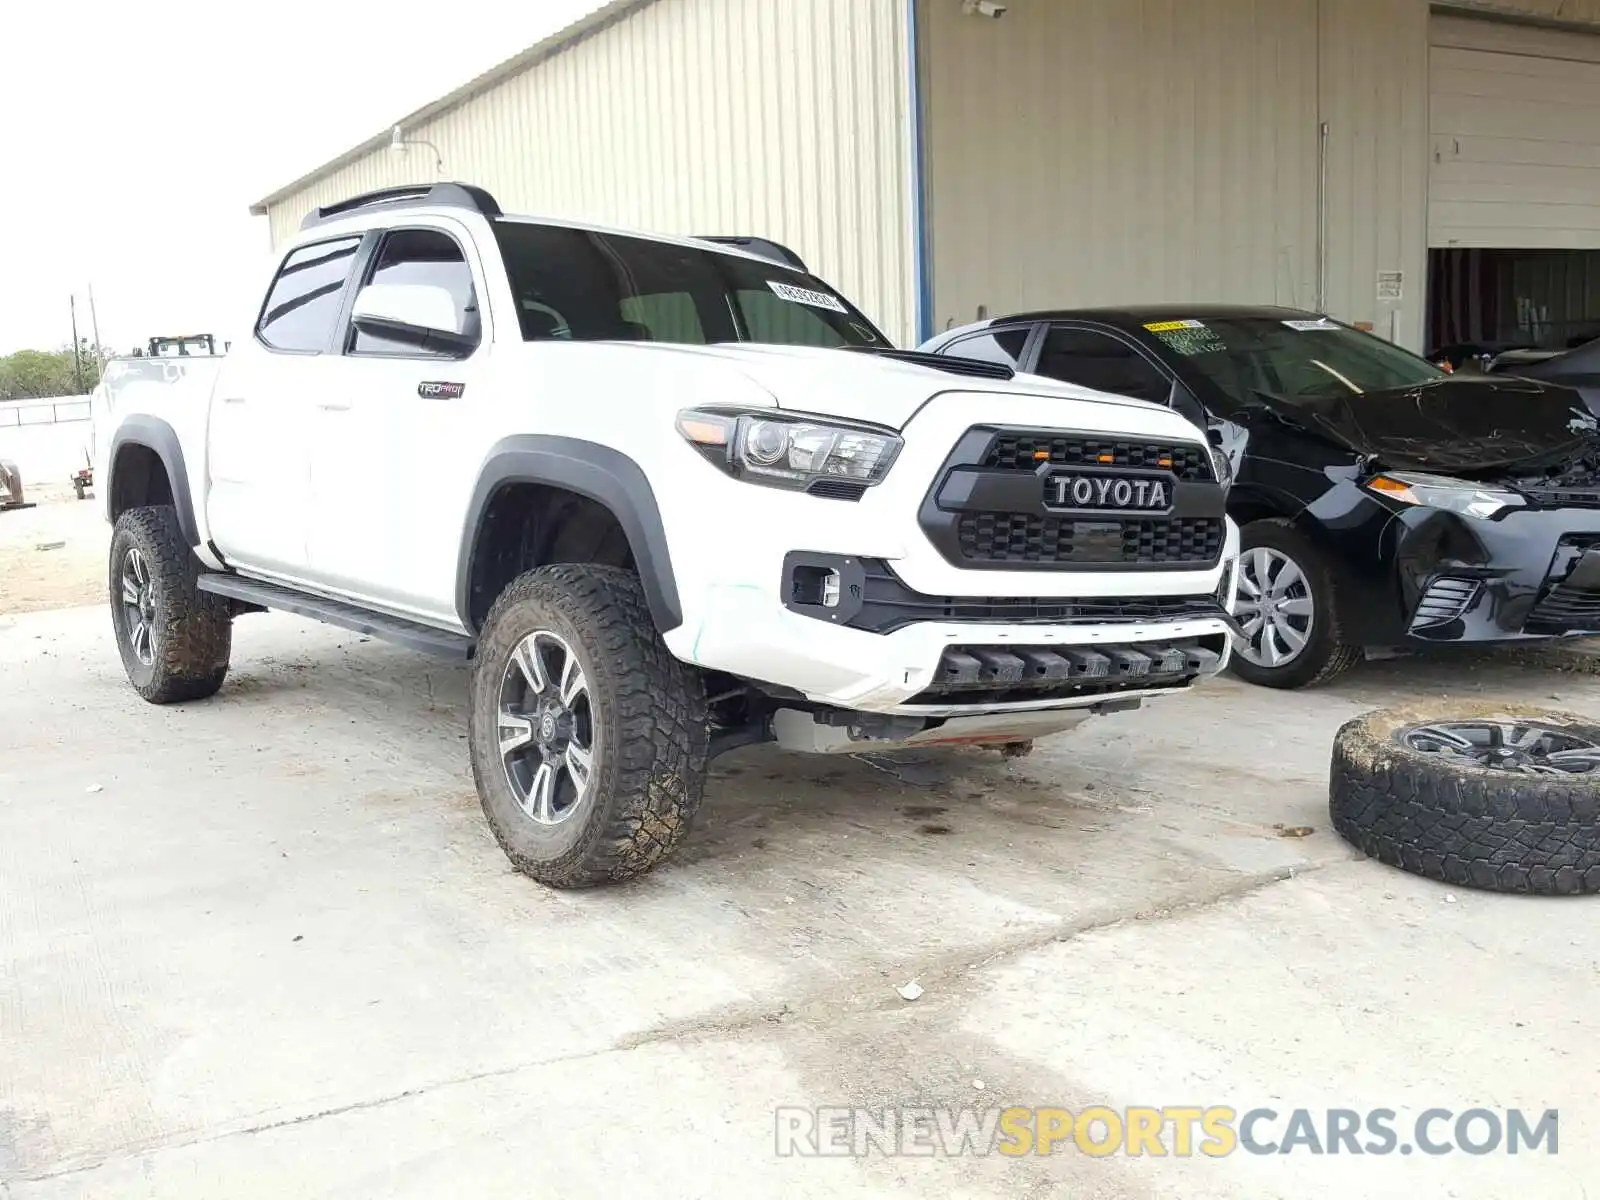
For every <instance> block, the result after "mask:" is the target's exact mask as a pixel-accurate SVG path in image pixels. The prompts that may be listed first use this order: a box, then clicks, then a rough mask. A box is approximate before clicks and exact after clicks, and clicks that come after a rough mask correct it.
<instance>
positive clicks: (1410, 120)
mask: <svg viewBox="0 0 1600 1200" xmlns="http://www.w3.org/2000/svg"><path fill="white" fill-rule="evenodd" d="M1320 8H1321V32H1320V39H1319V40H1320V43H1321V45H1320V51H1319V55H1318V76H1319V87H1318V91H1319V96H1320V102H1319V106H1318V115H1319V119H1320V120H1322V121H1325V122H1327V124H1328V185H1327V229H1328V238H1327V241H1328V251H1327V259H1328V291H1327V295H1328V310H1329V311H1330V312H1331V313H1333V315H1334V316H1337V317H1339V318H1341V319H1343V320H1347V321H1359V322H1369V323H1370V324H1371V325H1372V327H1373V330H1374V332H1376V333H1379V334H1381V335H1382V336H1384V337H1387V338H1390V339H1391V340H1393V341H1396V342H1399V343H1400V344H1401V345H1403V346H1408V347H1410V348H1411V349H1413V350H1420V349H1422V348H1423V347H1422V341H1423V324H1424V317H1425V315H1426V290H1427V289H1426V277H1427V270H1428V237H1427V234H1428V228H1427V222H1428V5H1427V2H1426V0H1322V4H1321V5H1320ZM1395 272H1399V273H1400V276H1401V278H1400V280H1399V288H1400V295H1399V297H1398V298H1393V297H1388V296H1381V295H1380V283H1379V277H1380V275H1383V276H1386V277H1388V278H1387V279H1386V280H1385V282H1386V283H1387V284H1388V285H1389V286H1391V287H1392V286H1393V284H1394V281H1393V279H1392V276H1393V274H1394V273H1395Z"/></svg>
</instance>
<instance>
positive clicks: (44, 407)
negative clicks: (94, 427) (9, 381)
mask: <svg viewBox="0 0 1600 1200" xmlns="http://www.w3.org/2000/svg"><path fill="white" fill-rule="evenodd" d="M89 417H90V410H89V397H87V396H65V397H61V398H59V399H50V400H0V429H16V428H19V427H21V426H24V425H64V424H66V423H67V422H69V421H87V420H89Z"/></svg>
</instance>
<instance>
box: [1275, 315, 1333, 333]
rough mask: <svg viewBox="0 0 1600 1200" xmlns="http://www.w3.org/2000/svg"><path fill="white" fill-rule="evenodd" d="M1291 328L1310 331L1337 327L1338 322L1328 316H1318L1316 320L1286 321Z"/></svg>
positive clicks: (1304, 331) (1303, 331) (1302, 331)
mask: <svg viewBox="0 0 1600 1200" xmlns="http://www.w3.org/2000/svg"><path fill="white" fill-rule="evenodd" d="M1284 324H1285V325H1287V326H1288V327H1289V328H1290V329H1295V330H1299V331H1300V332H1301V333H1310V332H1311V331H1312V330H1316V329H1337V328H1339V326H1338V323H1337V322H1335V321H1331V320H1329V319H1328V318H1327V317H1318V318H1317V319H1316V320H1315V321H1285V322H1284Z"/></svg>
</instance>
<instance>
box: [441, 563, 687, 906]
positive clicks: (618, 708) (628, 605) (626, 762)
mask: <svg viewBox="0 0 1600 1200" xmlns="http://www.w3.org/2000/svg"><path fill="white" fill-rule="evenodd" d="M539 629H544V630H551V631H553V632H555V633H557V634H559V635H560V636H561V637H562V638H564V639H565V641H566V642H567V644H568V645H570V646H571V647H572V648H573V650H574V651H575V652H576V654H577V656H578V659H579V661H580V663H581V665H582V667H583V670H584V674H585V676H586V677H587V679H588V681H589V696H590V701H591V703H592V704H593V705H595V709H596V712H595V729H596V739H595V742H596V745H595V763H594V768H593V774H592V776H591V779H592V782H591V784H590V792H589V794H588V796H587V797H586V798H585V800H584V801H583V807H582V808H581V809H580V810H579V811H577V812H575V813H574V814H573V815H572V816H571V817H569V818H568V819H566V820H564V821H563V822H562V823H560V824H558V825H553V826H545V825H540V824H538V823H536V822H535V821H533V820H531V819H530V818H529V817H528V816H527V815H526V814H524V813H523V811H522V809H521V808H519V807H518V805H517V801H516V795H515V793H514V792H513V791H512V789H511V787H510V784H509V783H508V781H507V779H506V773H505V769H504V767H503V764H502V761H501V758H500V753H499V742H498V725H499V704H500V687H501V681H502V679H503V678H504V673H505V670H506V667H507V664H508V662H509V661H510V658H511V654H512V652H513V651H514V650H515V649H516V647H517V645H518V644H519V643H520V642H521V641H522V640H523V639H524V638H525V637H527V636H528V635H529V634H530V633H532V632H534V631H535V630H539ZM468 741H469V745H470V747H471V757H472V774H473V778H474V780H475V781H476V783H477V787H478V798H479V800H480V801H481V802H482V804H483V811H484V815H485V816H486V817H487V818H488V821H489V828H490V829H492V830H493V831H494V835H495V838H496V840H498V841H499V843H500V848H501V849H502V850H504V851H505V853H506V857H507V858H509V859H510V860H511V862H512V864H513V865H514V866H515V867H516V868H517V869H518V870H519V871H522V872H523V873H524V874H526V875H529V876H531V877H532V878H534V879H537V880H538V881H539V882H540V883H545V884H549V885H551V886H553V887H561V888H576V887H589V886H593V885H595V884H599V883H605V882H609V881H615V880H622V879H628V878H631V877H632V876H635V875H638V874H640V873H642V872H644V871H648V870H650V869H651V868H652V867H654V866H655V865H656V864H657V863H659V862H661V861H662V860H663V859H664V858H666V857H667V856H668V855H669V854H671V853H672V851H673V850H674V849H675V848H676V847H677V846H678V844H679V843H680V842H682V841H683V839H684V837H685V835H687V834H688V832H689V828H690V825H691V823H692V822H693V819H694V815H695V812H696V810H698V808H699V807H700V798H701V794H702V792H703V791H704V788H705V775H706V760H707V752H708V745H709V728H708V725H707V720H706V704H705V692H704V689H703V688H702V687H701V685H700V682H699V680H698V678H697V677H696V676H695V674H694V673H693V672H692V671H691V670H690V669H689V668H688V667H686V666H685V665H684V664H683V663H681V662H679V661H678V660H677V659H675V658H674V657H673V656H672V654H671V653H670V652H669V651H668V650H667V647H666V645H665V643H663V642H662V640H661V636H660V634H658V633H657V632H656V628H655V624H654V622H653V621H652V620H651V618H650V609H649V606H648V605H647V604H646V602H645V597H644V590H643V588H641V587H640V585H639V579H638V577H637V576H636V575H634V574H633V573H632V572H631V571H625V570H622V569H621V568H617V567H604V566H594V565H589V564H563V565H558V566H549V567H541V568H539V569H538V570H534V571H529V572H526V573H525V574H522V575H519V576H518V577H517V578H516V579H514V580H513V581H512V582H511V583H510V584H509V585H508V586H507V587H506V589H505V591H504V592H502V593H501V594H500V597H499V598H498V599H497V600H496V601H495V603H494V607H493V608H491V609H490V611H489V616H488V619H487V620H486V621H485V622H484V625H483V629H482V633H481V636H480V637H479V640H478V646H477V650H476V652H475V654H474V660H473V670H472V682H471V691H470V706H469V710H468Z"/></svg>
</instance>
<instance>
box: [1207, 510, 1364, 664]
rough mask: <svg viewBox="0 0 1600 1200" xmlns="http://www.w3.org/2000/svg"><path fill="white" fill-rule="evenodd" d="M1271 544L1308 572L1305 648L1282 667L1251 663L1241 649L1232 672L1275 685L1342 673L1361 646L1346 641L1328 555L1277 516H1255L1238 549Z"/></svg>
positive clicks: (1243, 531) (1358, 658)
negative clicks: (1309, 613)
mask: <svg viewBox="0 0 1600 1200" xmlns="http://www.w3.org/2000/svg"><path fill="white" fill-rule="evenodd" d="M1257 546H1266V547H1268V548H1269V549H1272V550H1276V551H1278V552H1279V553H1280V554H1284V555H1287V556H1288V557H1289V558H1290V559H1292V560H1293V561H1294V562H1295V564H1296V565H1297V566H1299V568H1300V570H1301V571H1302V572H1303V573H1304V575H1305V577H1306V582H1307V586H1308V587H1309V589H1310V592H1311V603H1312V606H1313V607H1312V617H1311V631H1310V636H1309V638H1308V640H1307V642H1306V647H1305V649H1304V650H1302V651H1301V652H1300V653H1299V655H1298V656H1296V657H1295V658H1294V659H1293V660H1292V661H1290V662H1289V663H1287V664H1286V665H1284V666H1281V667H1263V666H1258V665H1256V664H1255V663H1251V662H1246V661H1245V659H1244V657H1243V656H1242V655H1241V654H1240V653H1239V651H1238V648H1237V647H1235V648H1234V652H1233V654H1232V656H1231V657H1230V659H1229V662H1230V663H1231V664H1232V669H1233V673H1234V674H1235V675H1237V676H1238V677H1239V678H1240V679H1243V680H1244V681H1245V682H1246V683H1254V684H1259V685H1260V686H1262V687H1270V688H1303V687H1315V686H1316V685H1317V684H1320V683H1328V682H1330V681H1331V680H1333V679H1336V678H1338V677H1339V676H1340V675H1343V674H1344V673H1345V672H1346V671H1348V670H1349V669H1350V668H1351V667H1353V666H1355V664H1356V663H1358V662H1360V661H1361V659H1362V653H1363V652H1362V648H1361V647H1360V646H1353V645H1350V644H1349V643H1348V642H1346V641H1345V640H1344V631H1343V629H1342V628H1341V626H1340V623H1339V602H1338V596H1337V589H1336V587H1335V585H1334V574H1333V570H1332V568H1331V567H1330V566H1329V564H1328V558H1327V555H1325V554H1324V553H1323V552H1322V551H1321V550H1319V549H1318V548H1317V546H1316V545H1315V544H1314V543H1313V542H1312V541H1311V539H1310V538H1308V537H1306V535H1305V534H1303V533H1301V532H1300V531H1299V530H1298V529H1296V528H1295V527H1294V523H1293V522H1292V521H1286V520H1283V519H1281V518H1277V517H1273V518H1270V519H1268V520H1263V521H1251V522H1250V523H1249V524H1248V525H1246V526H1245V527H1244V528H1243V529H1241V530H1240V531H1239V553H1240V554H1241V555H1243V554H1244V553H1245V552H1246V551H1249V550H1253V549H1254V548H1255V547H1257Z"/></svg>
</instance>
